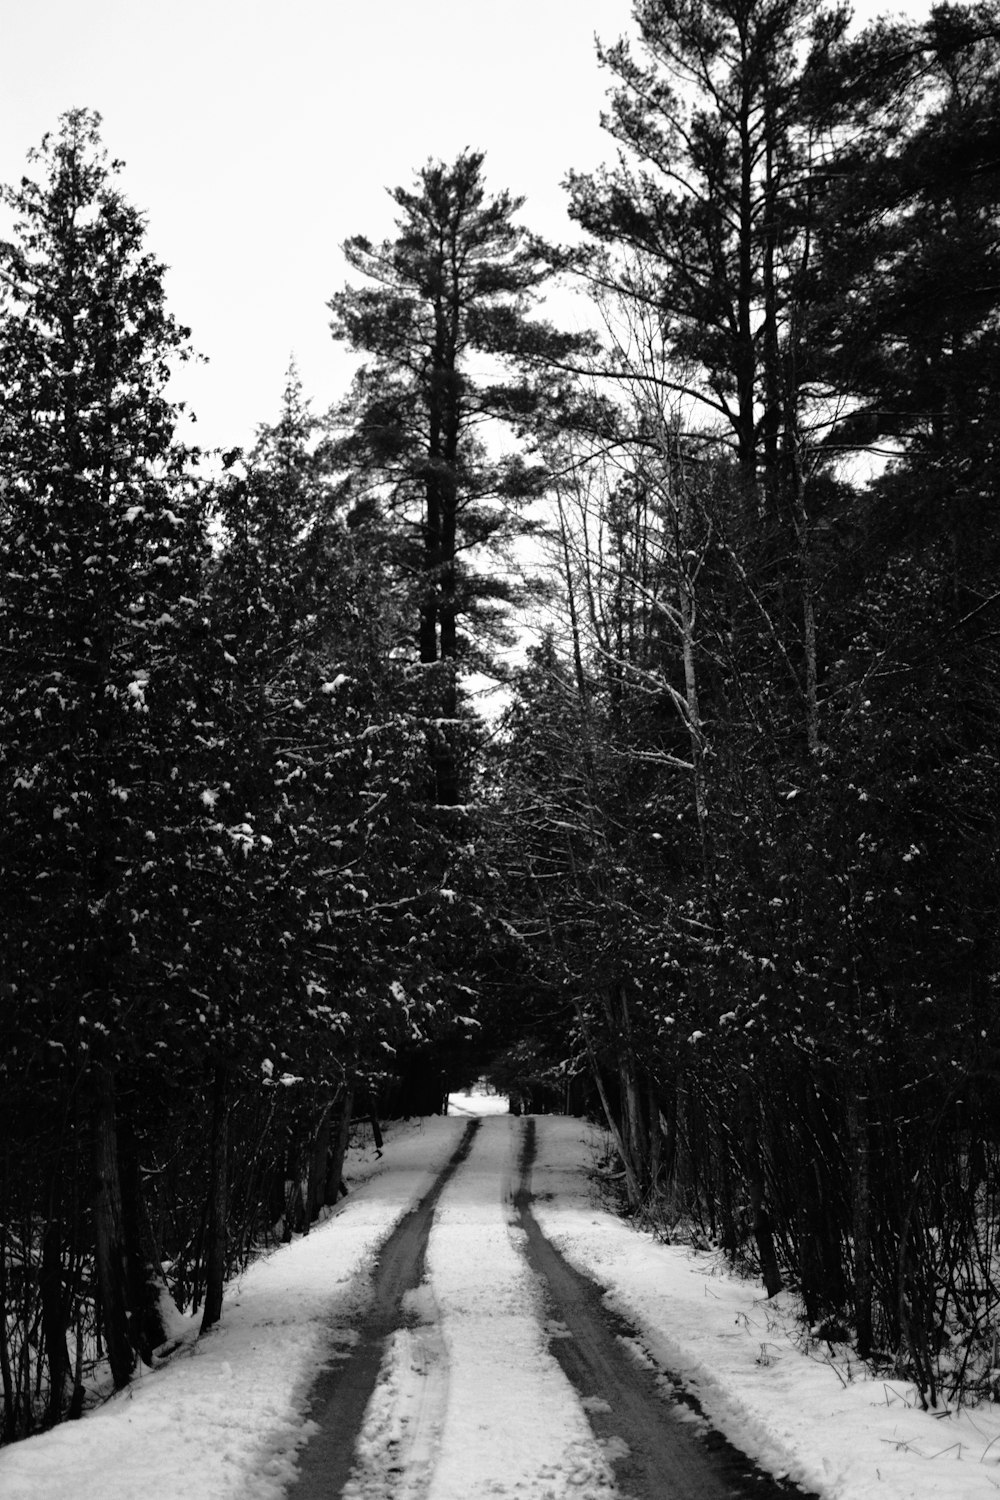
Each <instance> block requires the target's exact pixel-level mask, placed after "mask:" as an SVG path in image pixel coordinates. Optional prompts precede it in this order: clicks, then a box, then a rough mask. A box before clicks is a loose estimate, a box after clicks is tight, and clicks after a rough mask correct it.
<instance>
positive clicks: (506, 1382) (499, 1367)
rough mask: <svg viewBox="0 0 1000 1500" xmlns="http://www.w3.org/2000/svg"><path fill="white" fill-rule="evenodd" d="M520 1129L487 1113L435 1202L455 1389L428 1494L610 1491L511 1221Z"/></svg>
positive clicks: (595, 1499) (431, 1257)
mask: <svg viewBox="0 0 1000 1500" xmlns="http://www.w3.org/2000/svg"><path fill="white" fill-rule="evenodd" d="M519 1141H520V1136H519V1133H518V1132H517V1130H516V1122H515V1120H514V1119H513V1118H512V1117H511V1116H509V1115H508V1116H495V1117H493V1118H491V1119H486V1120H484V1122H483V1129H482V1131H481V1132H480V1134H479V1136H478V1137H477V1139H476V1144H475V1149H474V1150H473V1151H472V1153H471V1154H470V1156H469V1159H468V1161H467V1162H465V1164H464V1165H463V1167H462V1169H461V1171H460V1172H458V1173H456V1175H455V1177H454V1179H453V1180H452V1182H451V1183H450V1184H449V1186H448V1189H447V1191H446V1192H445V1193H444V1194H443V1196H442V1198H441V1202H440V1204H439V1206H438V1212H437V1216H436V1218H435V1221H434V1227H433V1229H432V1230H431V1237H430V1242H429V1244H428V1247H427V1275H428V1281H429V1285H430V1286H431V1287H432V1288H433V1292H434V1296H435V1298H436V1299H437V1303H438V1306H439V1308H440V1315H441V1330H442V1334H443V1338H444V1343H445V1346H446V1349H447V1357H448V1400H447V1409H446V1412H445V1418H444V1424H443V1429H442V1434H441V1445H440V1454H439V1456H438V1460H437V1464H436V1467H435V1469H434V1472H433V1475H432V1478H431V1481H430V1486H429V1489H428V1491H427V1500H494V1497H495V1500H500V1497H510V1500H514V1497H516V1500H611V1497H612V1496H614V1495H615V1493H616V1492H615V1485H614V1479H613V1475H612V1472H611V1469H610V1466H609V1464H608V1462H607V1459H606V1455H605V1454H604V1452H603V1451H602V1449H601V1447H600V1446H599V1444H598V1443H597V1442H596V1441H595V1438H594V1435H593V1432H592V1431H591V1429H590V1426H589V1424H588V1422H587V1418H586V1415H585V1414H584V1411H583V1409H582V1407H581V1405H580V1402H579V1400H578V1399H577V1397H576V1394H575V1392H574V1391H573V1389H572V1387H571V1386H570V1385H569V1383H568V1382H567V1380H566V1378H565V1376H564V1374H563V1372H562V1371H561V1370H560V1368H559V1366H558V1364H557V1363H556V1361H555V1359H554V1358H553V1357H552V1354H551V1352H550V1350H549V1340H548V1336H547V1334H546V1332H545V1329H544V1326H543V1325H544V1319H545V1306H544V1299H543V1297H542V1293H541V1287H540V1285H539V1282H538V1279H537V1277H536V1276H535V1274H534V1272H533V1271H532V1270H531V1269H530V1267H529V1266H528V1264H527V1262H526V1261H525V1258H524V1255H523V1253H522V1245H521V1241H522V1240H523V1233H522V1231H521V1229H520V1227H519V1226H517V1225H516V1223H514V1222H513V1217H512V1215H513V1210H512V1202H511V1199H512V1180H513V1177H514V1174H515V1173H516V1170H517V1161H516V1155H517V1149H518V1144H519Z"/></svg>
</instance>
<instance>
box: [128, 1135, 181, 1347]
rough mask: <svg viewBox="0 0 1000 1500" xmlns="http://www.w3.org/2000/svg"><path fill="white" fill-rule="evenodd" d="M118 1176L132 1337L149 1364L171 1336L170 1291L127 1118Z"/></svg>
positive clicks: (136, 1144) (137, 1147) (135, 1142)
mask: <svg viewBox="0 0 1000 1500" xmlns="http://www.w3.org/2000/svg"><path fill="white" fill-rule="evenodd" d="M120 1139H121V1148H122V1149H121V1176H122V1190H123V1200H124V1201H123V1208H124V1226H125V1243H126V1245H127V1247H128V1272H129V1304H130V1307H131V1314H132V1315H131V1325H130V1331H131V1337H132V1343H133V1345H134V1347H135V1348H136V1349H137V1350H138V1352H139V1357H140V1359H142V1360H143V1362H144V1363H145V1364H147V1365H148V1364H152V1360H153V1351H154V1350H155V1349H159V1348H160V1346H161V1345H162V1344H165V1343H166V1342H167V1340H168V1338H169V1337H170V1330H169V1329H168V1328H167V1326H166V1323H165V1321H164V1317H165V1313H166V1310H167V1308H168V1306H169V1305H170V1302H171V1298H170V1291H169V1289H168V1287H167V1283H166V1279H165V1277H164V1275H163V1269H162V1265H161V1256H160V1250H159V1246H158V1245H157V1243H156V1237H155V1235H154V1234H153V1226H152V1224H151V1223H150V1218H149V1211H148V1207H147V1204H146V1195H145V1192H144V1190H143V1186H142V1175H141V1170H140V1163H139V1145H138V1142H137V1140H136V1138H135V1134H134V1132H133V1131H132V1129H131V1128H130V1127H129V1125H128V1124H127V1122H126V1123H125V1124H124V1125H123V1127H122V1130H121V1137H120Z"/></svg>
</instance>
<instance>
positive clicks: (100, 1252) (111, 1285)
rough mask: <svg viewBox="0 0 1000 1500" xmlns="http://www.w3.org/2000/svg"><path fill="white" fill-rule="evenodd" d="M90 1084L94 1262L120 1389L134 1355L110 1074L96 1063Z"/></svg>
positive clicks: (114, 1376) (111, 1359)
mask: <svg viewBox="0 0 1000 1500" xmlns="http://www.w3.org/2000/svg"><path fill="white" fill-rule="evenodd" d="M92 1084H93V1105H92V1115H91V1167H92V1175H93V1182H92V1188H91V1212H92V1215H93V1221H94V1264H95V1269H96V1272H97V1287H98V1295H99V1297H100V1304H101V1313H102V1318H103V1324H104V1342H105V1345H106V1346H107V1352H108V1360H109V1362H110V1364H111V1375H112V1379H113V1380H114V1384H115V1389H116V1390H121V1389H122V1388H123V1387H124V1386H126V1385H128V1383H129V1381H130V1380H131V1378H132V1366H133V1362H134V1357H135V1356H134V1351H133V1348H132V1343H131V1340H130V1338H129V1316H128V1312H129V1309H128V1258H127V1254H126V1248H125V1228H124V1217H123V1213H122V1192H121V1177H120V1175H119V1168H118V1131H117V1123H116V1119H115V1091H114V1080H113V1078H112V1076H111V1074H110V1072H109V1071H108V1069H107V1068H105V1067H101V1066H97V1067H96V1068H95V1070H94V1073H93V1075H92Z"/></svg>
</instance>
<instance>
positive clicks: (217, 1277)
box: [201, 1063, 229, 1333]
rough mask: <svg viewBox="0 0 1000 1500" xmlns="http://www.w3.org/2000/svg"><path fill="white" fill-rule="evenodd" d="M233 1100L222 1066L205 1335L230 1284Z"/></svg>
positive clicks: (216, 1100) (215, 1113)
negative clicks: (229, 1217) (230, 1096)
mask: <svg viewBox="0 0 1000 1500" xmlns="http://www.w3.org/2000/svg"><path fill="white" fill-rule="evenodd" d="M228 1177H229V1097H228V1077H227V1072H226V1069H225V1067H224V1066H223V1065H222V1064H221V1063H220V1064H219V1065H218V1066H217V1067H216V1069H215V1075H214V1077H213V1080H212V1138H211V1148H210V1152H209V1183H208V1246H207V1253H206V1256H205V1309H204V1312H203V1313H202V1319H201V1331H202V1333H205V1332H207V1331H208V1329H209V1328H211V1327H212V1326H213V1325H214V1324H216V1323H217V1322H218V1321H219V1319H220V1317H221V1316H222V1290H223V1287H224V1285H225V1280H226V1248H227V1235H226V1229H227V1220H228V1209H229V1202H228V1200H229V1183H228Z"/></svg>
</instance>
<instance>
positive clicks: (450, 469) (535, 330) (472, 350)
mask: <svg viewBox="0 0 1000 1500" xmlns="http://www.w3.org/2000/svg"><path fill="white" fill-rule="evenodd" d="M482 169H483V156H482V154H481V153H479V152H473V151H465V152H463V153H462V154H461V155H460V156H459V157H458V158H457V159H456V161H455V162H454V163H452V164H451V165H444V164H443V163H439V162H437V163H435V162H431V163H428V165H427V166H425V167H423V168H422V169H421V170H420V172H419V173H418V174H417V177H416V181H415V183H414V186H413V188H412V189H409V190H408V189H405V188H402V187H399V188H396V189H394V190H393V191H392V192H391V194H390V196H391V198H392V200H393V202H394V203H395V205H396V207H397V209H398V210H399V217H398V219H397V223H396V235H395V237H394V238H392V239H389V240H385V241H383V242H381V243H380V244H373V243H372V242H371V241H370V240H368V239H366V238H364V237H361V236H356V237H355V238H353V239H350V240H348V241H347V242H346V244H345V245H344V247H343V248H344V254H345V256H346V258H347V261H348V264H349V265H350V266H351V268H352V269H353V270H354V271H356V272H357V273H359V274H360V275H362V276H363V277H364V278H365V279H366V281H367V282H368V283H369V285H367V286H363V287H352V286H348V287H347V288H345V289H344V290H343V291H342V292H340V293H338V294H337V295H336V296H335V297H334V298H333V299H332V300H331V302H330V308H331V310H332V312H333V323H332V328H333V333H334V336H335V337H336V338H338V339H342V340H343V341H344V342H345V343H347V344H348V346H349V347H350V348H351V349H353V350H355V351H357V352H358V353H361V354H362V355H365V356H368V359H367V362H366V363H365V364H364V365H363V366H362V368H361V369H360V371H359V372H358V375H357V377H356V379H355V381H354V386H353V390H352V392H351V395H350V397H349V398H348V400H347V402H345V404H344V405H343V406H342V407H341V408H340V409H338V410H337V411H336V412H335V413H333V414H332V416H333V422H334V426H335V428H336V429H337V431H338V433H339V437H338V440H337V441H336V443H335V445H334V447H333V455H334V459H335V462H336V463H337V464H338V465H340V466H341V467H342V468H345V469H347V470H348V471H349V474H350V484H351V487H352V489H353V492H354V494H355V498H356V503H358V504H361V505H362V506H363V505H364V504H365V503H367V504H369V505H370V504H371V503H373V502H377V503H378V504H380V505H382V506H384V507H387V508H389V509H391V510H392V511H393V512H394V514H395V515H396V516H397V517H398V518H399V520H400V523H401V525H402V527H403V538H404V539H403V542H402V547H401V562H402V566H403V567H404V568H406V569H408V570H409V571H411V572H412V574H413V575H414V576H415V577H417V578H418V579H419V580H420V588H419V620H418V621H417V622H416V629H415V631H414V634H415V636H416V639H417V645H418V652H419V660H420V662H421V663H422V664H423V665H424V666H425V667H428V668H434V667H436V668H437V671H436V673H435V674H434V676H435V677H436V679H437V682H438V684H439V688H438V692H437V694H436V708H435V710H434V712H435V716H436V717H437V718H438V719H439V720H444V721H445V722H447V721H452V722H453V721H455V720H456V718H457V716H458V712H459V687H458V672H459V670H460V669H461V667H462V666H465V667H474V666H475V665H476V664H477V661H480V660H482V658H481V656H480V655H479V653H480V650H481V648H482V647H483V645H484V644H487V643H488V642H489V640H490V639H491V638H495V637H496V636H497V633H498V632H500V634H501V637H502V619H503V610H502V606H503V605H504V604H505V603H506V602H507V601H508V600H509V599H510V598H511V595H512V588H511V584H510V582H509V581H508V579H507V578H506V577H505V576H504V572H503V558H504V549H505V547H506V546H507V544H508V543H509V542H510V541H511V540H512V539H513V538H514V537H516V536H517V535H518V534H519V532H521V531H522V530H523V529H524V526H523V522H522V520H521V507H522V506H523V503H524V502H525V501H526V500H528V499H530V498H531V497H532V496H534V495H536V494H537V493H538V492H539V482H540V473H539V471H538V470H537V469H533V468H532V467H531V466H530V465H528V464H527V463H526V462H525V460H524V459H523V458H522V457H521V455H520V454H519V453H517V452H513V453H509V454H507V455H503V454H500V455H499V456H498V454H497V439H496V430H497V429H496V424H497V423H500V424H504V425H505V426H506V427H508V428H513V429H514V430H515V431H526V430H530V427H531V425H532V423H533V422H535V421H536V420H537V419H538V418H539V416H540V414H541V411H542V408H543V396H544V392H545V388H546V381H545V379H544V378H543V377H544V376H545V373H546V370H547V368H548V366H549V364H550V362H551V361H553V360H556V359H562V358H565V357H566V356H567V355H569V354H570V353H571V352H572V351H574V350H575V349H577V348H578V347H580V343H581V341H580V340H579V339H578V338H575V337H573V336H570V335H566V334H560V333H557V332H556V331H555V330H554V329H553V328H552V327H551V326H550V325H548V324H547V323H545V322H543V321H541V320H539V319H537V318H533V317H532V316H530V314H531V310H532V307H533V305H534V304H535V302H536V301H537V295H538V291H539V289H540V287H541V285H542V283H543V282H544V280H545V277H546V274H547V271H546V267H545V266H544V264H543V262H542V260H541V259H540V258H539V257H538V256H537V255H536V254H535V252H534V250H533V248H532V245H531V242H530V240H529V237H528V235H527V234H526V232H525V231H524V230H523V229H522V228H520V227H519V226H518V225H517V223H516V222H515V216H516V214H517V213H518V210H519V209H520V208H521V206H522V202H523V200H522V199H519V198H514V197H512V196H511V194H510V193H508V192H501V193H499V194H498V195H496V196H495V197H490V196H488V194H487V192H486V187H485V183H484V180H483V170H482ZM474 362H475V363H476V364H479V365H480V367H481V368H486V369H487V370H488V369H490V368H491V367H492V369H493V370H494V371H495V375H494V377H493V378H492V379H491V378H490V377H489V376H488V375H487V376H484V375H483V374H482V373H480V371H479V370H474V369H473V364H474ZM480 559H491V560H492V568H491V570H490V571H487V569H486V568H484V567H483V566H481V565H480V563H479V560H480ZM434 772H435V787H434V793H435V798H436V800H437V801H438V802H439V803H442V804H449V803H455V802H457V801H458V800H459V793H460V785H459V783H460V779H461V776H460V765H459V755H458V748H457V744H456V741H455V737H454V735H453V734H452V735H451V736H448V735H442V736H441V737H440V739H439V742H438V745H437V750H436V754H435V757H434Z"/></svg>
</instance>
